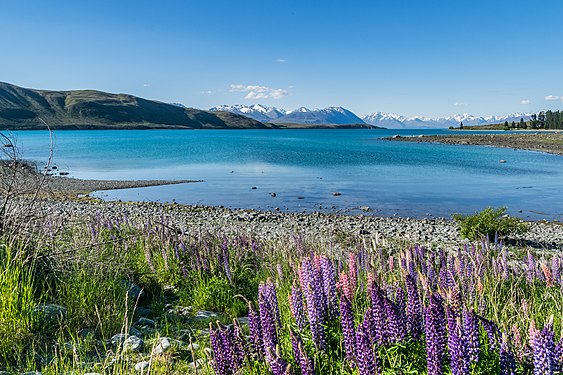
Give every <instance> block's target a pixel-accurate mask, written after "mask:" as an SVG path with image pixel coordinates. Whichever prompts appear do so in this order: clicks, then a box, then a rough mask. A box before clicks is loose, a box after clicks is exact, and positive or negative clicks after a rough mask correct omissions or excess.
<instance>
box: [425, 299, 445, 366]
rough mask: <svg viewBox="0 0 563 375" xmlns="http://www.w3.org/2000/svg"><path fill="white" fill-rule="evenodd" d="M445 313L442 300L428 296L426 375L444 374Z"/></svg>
mask: <svg viewBox="0 0 563 375" xmlns="http://www.w3.org/2000/svg"><path fill="white" fill-rule="evenodd" d="M444 320H445V313H444V306H443V303H442V299H441V298H440V297H439V296H438V295H437V294H432V295H431V296H430V302H429V305H428V307H427V308H426V327H425V328H426V362H427V368H428V375H442V374H443V373H444V358H445V352H446V327H445V325H444Z"/></svg>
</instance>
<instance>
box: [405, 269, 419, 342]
mask: <svg viewBox="0 0 563 375" xmlns="http://www.w3.org/2000/svg"><path fill="white" fill-rule="evenodd" d="M405 285H406V288H407V327H408V330H409V332H410V334H411V337H412V338H413V339H414V340H418V339H419V338H420V335H421V334H422V306H421V304H420V298H419V295H418V289H417V287H416V282H415V281H414V278H413V277H412V276H411V275H407V277H406V279H405Z"/></svg>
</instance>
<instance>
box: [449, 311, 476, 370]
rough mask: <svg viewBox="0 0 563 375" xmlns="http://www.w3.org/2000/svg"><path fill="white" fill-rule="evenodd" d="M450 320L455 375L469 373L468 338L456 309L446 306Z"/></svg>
mask: <svg viewBox="0 0 563 375" xmlns="http://www.w3.org/2000/svg"><path fill="white" fill-rule="evenodd" d="M446 315H447V320H448V352H449V354H450V367H451V370H452V374H453V375H469V364H470V362H469V356H468V354H467V344H466V339H465V337H464V335H463V332H462V329H461V323H460V321H459V317H458V316H457V314H456V313H455V311H454V310H453V309H452V308H451V307H449V306H446Z"/></svg>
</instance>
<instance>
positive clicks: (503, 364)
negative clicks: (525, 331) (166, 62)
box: [500, 332, 516, 375]
mask: <svg viewBox="0 0 563 375" xmlns="http://www.w3.org/2000/svg"><path fill="white" fill-rule="evenodd" d="M515 374H516V360H515V358H514V353H513V352H512V350H511V349H510V346H509V345H508V335H507V333H506V332H503V334H502V340H501V344H500V375H515Z"/></svg>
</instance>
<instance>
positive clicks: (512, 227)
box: [453, 207, 528, 240]
mask: <svg viewBox="0 0 563 375" xmlns="http://www.w3.org/2000/svg"><path fill="white" fill-rule="evenodd" d="M505 214H506V208H505V207H499V208H496V209H495V208H493V207H487V208H485V209H484V210H483V211H480V212H476V213H474V214H473V215H468V216H464V215H460V214H455V215H453V218H454V220H455V221H456V222H457V224H458V225H459V226H460V234H461V236H462V237H463V238H468V239H470V240H479V239H481V238H483V237H486V236H489V237H490V238H492V237H494V236H495V234H497V233H498V235H499V236H507V235H514V234H521V233H524V232H526V230H527V229H528V226H527V225H526V223H524V222H523V221H522V220H521V219H519V218H515V217H509V216H507V215H505Z"/></svg>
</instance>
